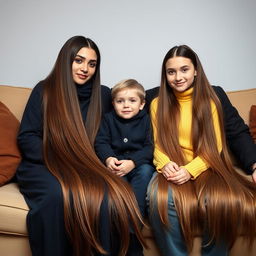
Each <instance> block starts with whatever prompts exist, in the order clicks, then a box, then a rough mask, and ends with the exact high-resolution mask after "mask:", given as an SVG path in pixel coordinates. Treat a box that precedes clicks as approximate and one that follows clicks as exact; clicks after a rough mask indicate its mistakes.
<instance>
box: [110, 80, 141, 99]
mask: <svg viewBox="0 0 256 256" xmlns="http://www.w3.org/2000/svg"><path fill="white" fill-rule="evenodd" d="M123 89H136V90H137V93H138V96H139V97H140V100H141V102H144V101H145V96H146V92H145V89H144V87H143V86H142V85H141V84H140V83H139V82H138V81H136V80H135V79H125V80H122V81H120V82H119V83H117V84H116V85H115V86H114V87H113V88H112V89H111V97H112V100H114V99H115V97H116V95H117V93H118V92H120V91H121V90H123Z"/></svg>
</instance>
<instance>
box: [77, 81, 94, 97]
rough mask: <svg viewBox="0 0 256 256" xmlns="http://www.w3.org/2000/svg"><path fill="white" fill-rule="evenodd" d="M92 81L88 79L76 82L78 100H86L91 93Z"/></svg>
mask: <svg viewBox="0 0 256 256" xmlns="http://www.w3.org/2000/svg"><path fill="white" fill-rule="evenodd" d="M92 84H93V83H92V81H88V82H87V83H85V84H76V90H77V95H78V99H79V100H87V99H90V98H91V95H92Z"/></svg>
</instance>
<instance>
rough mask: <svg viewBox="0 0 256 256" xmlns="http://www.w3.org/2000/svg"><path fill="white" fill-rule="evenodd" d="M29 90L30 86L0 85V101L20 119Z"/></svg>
mask: <svg viewBox="0 0 256 256" xmlns="http://www.w3.org/2000/svg"><path fill="white" fill-rule="evenodd" d="M31 91H32V89H31V88H25V87H14V86H8V85H0V101H1V102H3V103H4V104H5V105H6V106H7V107H8V108H9V109H10V110H11V112H12V113H13V114H14V115H15V116H16V117H17V119H18V120H19V121H20V120H21V118H22V114H23V111H24V108H25V106H26V103H27V101H28V98H29V95H30V93H31Z"/></svg>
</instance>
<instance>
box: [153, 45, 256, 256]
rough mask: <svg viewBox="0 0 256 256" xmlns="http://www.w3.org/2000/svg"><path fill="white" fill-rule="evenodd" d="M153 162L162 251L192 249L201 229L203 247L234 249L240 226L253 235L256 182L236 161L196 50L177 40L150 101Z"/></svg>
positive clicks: (214, 251)
mask: <svg viewBox="0 0 256 256" xmlns="http://www.w3.org/2000/svg"><path fill="white" fill-rule="evenodd" d="M151 118H152V124H153V131H154V142H155V150H154V164H155V166H156V169H157V171H158V172H157V174H155V175H154V176H153V178H152V180H151V183H150V185H149V189H148V198H150V202H149V203H150V208H149V210H150V222H151V225H152V227H153V230H154V232H155V236H156V240H157V242H158V245H159V247H160V249H161V251H162V254H163V255H175V256H182V255H188V252H189V251H191V249H192V245H193V238H194V237H195V236H196V235H202V236H203V247H202V254H203V255H208V256H209V255H212V256H213V255H227V252H228V248H229V247H231V246H232V244H233V243H234V241H235V239H236V237H237V236H238V234H240V233H242V234H244V235H245V236H246V237H247V238H249V241H251V242H252V240H253V238H254V236H255V230H256V221H255V217H256V207H255V206H256V203H255V194H256V190H255V185H254V184H253V183H252V182H249V181H247V180H245V179H244V178H242V177H241V176H239V175H238V174H237V173H236V172H235V171H234V169H233V167H232V163H231V160H230V158H229V155H228V150H227V146H226V144H225V134H224V127H223V114H222V109H221V104H220V101H219V99H218V97H217V96H216V94H215V92H214V90H213V88H212V87H211V86H210V84H209V82H208V80H207V78H206V75H205V73H204V71H203V68H202V65H201V63H200V61H199V59H198V57H197V55H196V53H195V52H194V51H193V50H192V49H190V48H189V47H188V46H185V45H181V46H175V47H173V48H172V49H171V50H169V52H168V53H167V54H166V56H165V58H164V61H163V65H162V76H161V86H160V91H159V96H158V97H157V98H156V99H154V100H153V101H152V103H151Z"/></svg>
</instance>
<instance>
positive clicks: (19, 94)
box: [0, 85, 256, 124]
mask: <svg viewBox="0 0 256 256" xmlns="http://www.w3.org/2000/svg"><path fill="white" fill-rule="evenodd" d="M31 91H32V89H31V88H25V87H13V86H8V85H0V101H2V102H3V103H4V104H5V105H6V106H7V107H8V108H9V109H10V110H11V111H12V113H13V114H14V115H15V116H16V117H17V119H18V120H21V117H22V114H23V111H24V108H25V105H26V103H27V100H28V97H29V95H30V93H31ZM227 95H228V97H229V99H230V101H231V103H232V104H233V106H234V107H236V109H237V110H238V112H239V114H240V115H241V117H242V118H243V119H244V121H245V123H247V124H248V123H249V111H250V108H251V105H253V104H254V105H256V88H254V89H247V90H241V91H231V92H227Z"/></svg>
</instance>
